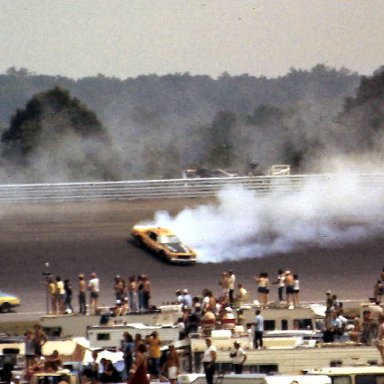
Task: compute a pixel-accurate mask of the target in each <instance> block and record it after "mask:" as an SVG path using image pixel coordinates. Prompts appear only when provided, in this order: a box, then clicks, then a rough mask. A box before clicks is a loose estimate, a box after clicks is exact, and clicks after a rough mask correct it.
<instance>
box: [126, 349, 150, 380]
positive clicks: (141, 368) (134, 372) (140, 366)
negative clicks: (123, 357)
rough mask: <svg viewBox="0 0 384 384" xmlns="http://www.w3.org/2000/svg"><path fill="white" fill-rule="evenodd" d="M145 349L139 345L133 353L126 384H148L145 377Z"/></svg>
mask: <svg viewBox="0 0 384 384" xmlns="http://www.w3.org/2000/svg"><path fill="white" fill-rule="evenodd" d="M146 352H147V347H146V346H145V344H140V345H139V346H138V349H137V351H136V353H135V360H134V361H133V363H132V367H131V369H130V370H129V377H128V384H149V380H148V376H147V368H148V361H147V357H146V354H145V353H146Z"/></svg>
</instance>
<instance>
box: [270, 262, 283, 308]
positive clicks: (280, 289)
mask: <svg viewBox="0 0 384 384" xmlns="http://www.w3.org/2000/svg"><path fill="white" fill-rule="evenodd" d="M284 280H285V273H284V271H283V270H282V269H279V270H278V272H277V278H276V280H275V281H274V282H273V283H272V284H277V294H278V297H279V302H280V303H282V302H283V301H284V287H285V282H284Z"/></svg>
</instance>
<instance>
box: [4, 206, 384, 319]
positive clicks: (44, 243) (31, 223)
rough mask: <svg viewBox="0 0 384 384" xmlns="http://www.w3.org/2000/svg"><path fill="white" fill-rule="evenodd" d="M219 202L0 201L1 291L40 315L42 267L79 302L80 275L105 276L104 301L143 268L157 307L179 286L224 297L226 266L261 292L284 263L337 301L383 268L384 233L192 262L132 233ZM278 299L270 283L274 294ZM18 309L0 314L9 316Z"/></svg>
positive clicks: (356, 293)
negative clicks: (161, 215)
mask: <svg viewBox="0 0 384 384" xmlns="http://www.w3.org/2000/svg"><path fill="white" fill-rule="evenodd" d="M208 202H210V203H212V202H213V203H214V200H212V199H211V200H203V199H177V200H171V199H165V200H157V201H155V200H151V201H149V200H148V201H147V200H141V201H97V202H64V203H58V202H51V203H13V204H4V203H2V204H1V205H0V212H1V231H0V247H1V248H0V249H1V255H0V260H1V261H0V276H1V277H0V289H1V290H4V291H6V292H11V293H14V294H16V295H18V296H19V297H20V298H21V300H22V306H21V307H20V308H18V309H17V311H16V312H17V313H36V314H41V313H44V312H45V310H46V294H45V286H44V284H43V276H42V273H43V272H44V271H45V269H46V268H45V263H46V262H48V263H49V265H50V267H49V271H50V272H52V273H53V274H54V276H56V275H59V276H60V277H61V278H62V279H65V278H69V279H71V281H72V282H73V287H74V300H73V301H74V304H75V308H77V276H78V274H79V273H80V272H82V273H85V274H86V277H87V278H88V277H89V275H90V273H91V272H93V271H95V272H96V273H97V274H98V275H99V277H100V279H101V289H102V293H101V300H100V304H104V305H112V304H113V302H114V300H113V291H112V284H113V277H114V276H115V275H117V274H119V275H122V276H125V277H128V276H129V275H132V274H134V275H137V274H140V273H145V274H147V275H148V276H149V278H150V280H151V281H152V287H153V293H152V298H151V302H152V303H153V304H156V305H160V304H162V303H166V302H172V301H174V299H175V290H176V289H177V288H188V289H189V290H190V292H191V294H192V295H198V294H200V293H201V291H202V289H203V288H205V287H208V288H211V289H212V290H213V292H214V294H215V295H217V296H218V295H220V292H221V289H220V287H219V285H218V281H219V278H220V274H221V272H222V271H225V270H228V269H233V270H234V271H235V274H236V276H237V282H239V283H243V285H244V286H245V287H246V289H247V290H248V291H249V292H250V293H251V295H252V297H254V298H256V283H255V281H254V279H253V277H254V276H256V275H257V274H258V273H260V272H263V271H266V272H268V273H269V274H270V277H272V278H274V277H275V275H276V274H277V270H278V269H279V268H283V269H290V270H292V271H293V272H295V273H298V274H299V277H300V283H301V298H302V300H303V301H313V302H319V301H324V298H325V294H324V292H325V290H326V289H331V290H332V291H334V292H335V293H337V294H338V296H339V298H340V299H342V300H343V299H344V300H345V299H356V300H360V299H366V298H368V297H370V296H372V291H373V285H374V283H375V282H376V280H377V279H378V276H379V274H380V271H381V270H382V268H383V267H384V257H383V250H384V236H383V237H382V238H378V239H374V240H370V241H367V242H364V243H360V244H353V245H350V246H344V247H337V248H333V249H327V248H324V249H322V248H319V247H308V248H307V249H305V250H301V251H300V252H294V253H288V254H277V255H273V256H268V257H265V258H261V259H257V258H254V259H247V260H242V261H237V262H222V263H206V264H202V263H198V264H197V265H194V266H174V265H169V264H164V263H162V262H161V261H159V260H158V259H157V258H156V257H154V256H153V255H151V254H150V253H148V252H147V251H145V250H142V249H139V248H136V247H135V246H134V245H133V244H132V243H131V242H129V241H127V240H128V238H129V231H130V228H131V227H132V226H133V225H134V224H135V223H137V222H139V221H141V220H143V219H152V218H153V214H154V212H155V211H158V210H166V211H169V212H170V214H172V215H175V214H176V213H177V212H179V211H180V210H182V209H183V208H184V207H193V206H196V205H199V204H206V203H208ZM275 298H276V290H275V289H274V287H272V290H271V299H275ZM13 317H15V318H16V317H17V316H16V315H15V314H12V313H10V314H0V318H1V319H2V320H4V319H7V320H8V321H9V320H10V319H12V318H13Z"/></svg>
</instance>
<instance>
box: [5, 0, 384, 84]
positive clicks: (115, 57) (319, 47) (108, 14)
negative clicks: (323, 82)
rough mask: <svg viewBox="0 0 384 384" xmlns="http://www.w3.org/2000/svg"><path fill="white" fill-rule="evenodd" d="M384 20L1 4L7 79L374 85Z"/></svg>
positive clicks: (261, 11)
mask: <svg viewBox="0 0 384 384" xmlns="http://www.w3.org/2000/svg"><path fill="white" fill-rule="evenodd" d="M383 20H384V1H383V0H346V1H341V0H286V1H283V0H276V1H274V0H254V1H250V0H249V1H245V0H200V1H194V0H132V1H130V0H0V37H1V39H0V73H4V72H5V71H6V70H7V69H8V68H9V67H12V66H15V67H17V68H20V67H25V68H27V69H28V70H30V71H31V72H36V73H38V74H49V75H62V76H68V77H73V78H79V77H84V76H94V75H97V74H99V73H101V74H104V75H106V76H116V77H119V78H127V77H136V76H138V75H140V74H150V73H156V74H159V75H163V74H167V73H176V72H179V73H180V72H181V73H184V72H190V73H191V74H193V75H195V74H208V75H210V76H213V77H216V76H218V75H220V74H221V73H223V72H229V73H230V74H231V75H238V74H243V73H248V74H250V75H255V76H261V75H265V76H267V77H275V76H278V75H284V74H285V73H287V72H288V71H289V69H290V68H291V67H294V68H297V69H309V68H312V67H313V66H314V65H316V64H318V63H323V64H326V65H329V66H331V67H336V68H341V67H347V68H349V69H351V70H354V71H358V72H359V73H361V74H368V75H369V74H371V73H372V72H373V71H374V70H375V69H377V68H378V67H379V66H381V65H382V64H384V63H383V61H384V43H383V36H384V22H383Z"/></svg>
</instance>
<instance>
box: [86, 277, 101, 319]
mask: <svg viewBox="0 0 384 384" xmlns="http://www.w3.org/2000/svg"><path fill="white" fill-rule="evenodd" d="M88 289H89V291H90V305H91V315H96V314H97V306H98V300H99V295H100V281H99V278H98V277H97V276H96V273H95V272H93V273H92V274H91V280H89V282H88Z"/></svg>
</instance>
